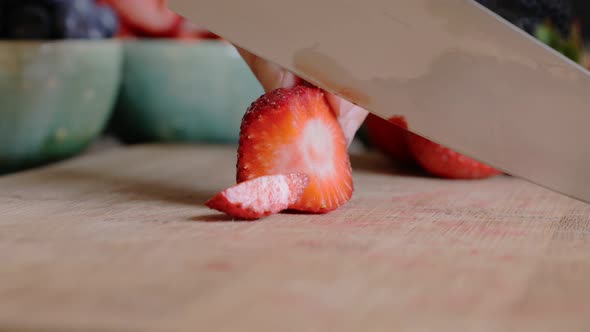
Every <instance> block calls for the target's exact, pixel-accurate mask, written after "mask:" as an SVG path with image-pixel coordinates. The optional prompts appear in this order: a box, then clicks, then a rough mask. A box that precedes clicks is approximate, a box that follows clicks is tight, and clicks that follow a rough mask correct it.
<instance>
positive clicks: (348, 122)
mask: <svg viewBox="0 0 590 332" xmlns="http://www.w3.org/2000/svg"><path fill="white" fill-rule="evenodd" d="M326 98H327V100H328V103H329V104H330V106H331V107H332V110H334V113H335V114H336V116H337V118H338V122H339V123H340V127H342V131H344V136H345V137H346V140H347V142H348V145H350V144H351V143H352V141H353V140H354V136H355V135H356V132H357V131H358V130H359V128H360V127H361V126H362V124H363V122H364V121H365V119H366V118H367V115H368V114H369V112H367V111H366V110H365V109H363V108H362V107H359V106H356V105H355V104H353V103H351V102H349V101H347V100H345V99H342V98H340V97H338V96H336V95H334V94H331V93H326Z"/></svg>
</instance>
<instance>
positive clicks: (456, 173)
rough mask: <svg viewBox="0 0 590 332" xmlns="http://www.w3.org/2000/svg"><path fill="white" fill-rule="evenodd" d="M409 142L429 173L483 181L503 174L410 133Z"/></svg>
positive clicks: (449, 177)
mask: <svg viewBox="0 0 590 332" xmlns="http://www.w3.org/2000/svg"><path fill="white" fill-rule="evenodd" d="M407 142H408V147H409V149H410V152H411V154H412V156H413V157H414V159H415V160H416V161H417V162H418V164H420V165H421V166H422V168H424V170H426V171H427V172H428V173H430V174H432V175H434V176H439V177H442V178H448V179H483V178H487V177H491V176H495V175H498V174H500V173H501V172H500V171H498V170H496V169H494V168H492V167H490V166H488V165H486V164H483V163H481V162H479V161H476V160H473V159H471V158H469V157H466V156H464V155H462V154H460V153H457V152H455V151H453V150H451V149H449V148H446V147H444V146H442V145H439V144H437V143H434V142H432V141H430V140H428V139H426V138H424V137H421V136H418V135H416V134H413V133H408V135H407Z"/></svg>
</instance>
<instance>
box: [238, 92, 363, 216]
mask: <svg viewBox="0 0 590 332" xmlns="http://www.w3.org/2000/svg"><path fill="white" fill-rule="evenodd" d="M296 172H299V173H305V174H307V175H309V177H310V182H309V186H307V188H306V189H305V191H304V193H303V195H302V196H301V199H299V200H298V201H297V202H295V203H293V204H291V205H290V206H289V209H291V210H296V211H301V212H312V213H326V212H329V211H332V210H335V209H337V208H338V207H340V206H341V205H343V204H345V203H346V202H348V201H349V200H350V198H351V197H352V192H353V182H352V169H351V165H350V160H349V156H348V150H347V141H346V138H345V136H344V133H343V132H342V129H341V127H340V125H339V124H338V121H337V119H336V116H335V115H334V113H333V112H332V110H331V109H330V106H329V105H328V103H327V101H326V98H325V96H324V93H323V92H322V91H321V90H320V89H317V88H314V87H309V86H303V85H300V86H296V87H294V88H291V89H285V88H280V89H277V90H274V91H272V92H270V93H268V94H266V95H264V96H262V97H260V98H259V99H258V100H257V101H255V102H254V103H253V104H252V105H251V106H250V108H249V109H248V111H247V112H246V114H245V115H244V118H243V121H242V126H241V130H240V143H239V148H238V164H237V181H238V182H243V181H247V180H251V179H254V178H257V177H260V176H265V175H273V174H286V173H296Z"/></svg>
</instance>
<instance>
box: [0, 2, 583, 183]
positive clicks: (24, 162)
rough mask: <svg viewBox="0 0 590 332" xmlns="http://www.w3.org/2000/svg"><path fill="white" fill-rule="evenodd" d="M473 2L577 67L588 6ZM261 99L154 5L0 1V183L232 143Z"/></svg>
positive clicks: (216, 51) (246, 76)
mask: <svg viewBox="0 0 590 332" xmlns="http://www.w3.org/2000/svg"><path fill="white" fill-rule="evenodd" d="M477 1H478V2H479V3H481V4H482V5H484V6H486V7H488V8H489V9H490V10H492V11H494V12H496V13H498V14H499V15H501V16H502V17H504V18H506V19H507V20H509V21H510V22H512V23H513V24H514V25H516V26H518V27H519V28H521V29H523V30H524V31H526V32H527V33H529V34H530V35H532V36H534V37H535V38H537V39H539V40H541V41H542V42H543V43H545V44H547V45H549V46H551V47H552V48H554V49H556V50H557V51H559V52H561V53H563V54H564V55H565V56H567V57H569V58H570V59H572V60H573V61H575V62H577V63H579V64H580V65H581V66H583V67H585V68H588V61H587V59H586V58H587V57H586V52H585V49H586V47H585V44H588V43H587V42H586V41H588V38H589V37H590V1H587V0H572V1H567V0H477ZM262 93H263V91H262V88H261V87H260V85H259V83H258V82H257V81H256V79H255V78H254V76H253V75H252V73H251V72H250V70H249V69H248V68H247V66H246V65H245V63H244V62H243V61H242V59H241V58H240V57H239V55H238V53H237V52H236V50H235V49H234V48H233V47H232V46H231V45H230V44H229V43H227V42H226V41H224V40H223V39H221V38H219V37H218V36H216V35H214V34H212V33H211V32H209V31H207V30H206V29H204V28H203V27H200V26H198V25H195V24H193V23H191V22H188V21H187V20H185V19H184V18H182V17H180V16H179V15H176V14H175V13H173V12H171V11H170V10H169V9H168V8H167V2H166V0H0V100H1V101H2V102H1V104H0V105H1V106H0V175H1V174H8V173H13V172H17V171H22V170H26V169H30V168H32V167H36V166H41V165H46V164H48V163H52V162H55V161H59V160H64V159H67V158H70V157H73V156H76V155H79V154H81V153H86V152H88V151H95V150H96V149H100V148H102V147H104V146H110V145H112V144H135V143H145V142H188V143H194V142H199V143H217V144H219V143H222V144H233V143H236V142H237V139H238V134H239V126H240V122H241V117H242V115H243V113H244V112H245V110H246V109H247V107H248V106H249V105H250V103H251V102H252V101H254V100H255V99H256V98H258V97H259V96H260V95H261V94H262ZM358 141H359V142H361V143H362V144H364V145H365V146H370V145H371V144H370V143H371V142H369V141H368V140H367V138H366V136H365V132H364V131H363V130H361V131H360V132H359V135H358ZM361 143H359V144H361Z"/></svg>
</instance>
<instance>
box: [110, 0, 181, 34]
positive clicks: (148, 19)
mask: <svg viewBox="0 0 590 332" xmlns="http://www.w3.org/2000/svg"><path fill="white" fill-rule="evenodd" d="M103 2H106V3H108V4H109V5H111V7H113V8H114V9H115V10H116V11H117V13H118V14H119V16H120V17H121V19H122V20H123V22H124V24H125V26H126V27H127V30H129V31H133V33H132V34H133V35H136V36H140V37H152V38H159V37H171V36H173V35H175V34H176V33H177V31H178V29H179V28H180V25H181V23H182V20H183V18H182V17H181V16H180V15H178V14H176V13H175V12H173V11H171V10H170V9H169V8H168V7H167V5H168V1H167V0H103Z"/></svg>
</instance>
